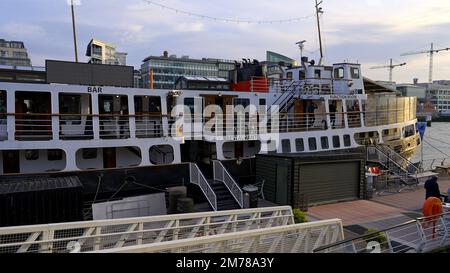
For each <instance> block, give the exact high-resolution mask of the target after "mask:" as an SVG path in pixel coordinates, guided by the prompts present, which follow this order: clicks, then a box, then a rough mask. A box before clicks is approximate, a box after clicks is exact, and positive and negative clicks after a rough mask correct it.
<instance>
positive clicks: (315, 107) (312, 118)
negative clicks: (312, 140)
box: [306, 101, 317, 128]
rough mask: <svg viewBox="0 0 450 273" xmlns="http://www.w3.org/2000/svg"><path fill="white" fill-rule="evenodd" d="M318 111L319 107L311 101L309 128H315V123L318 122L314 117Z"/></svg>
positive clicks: (309, 105)
mask: <svg viewBox="0 0 450 273" xmlns="http://www.w3.org/2000/svg"><path fill="white" fill-rule="evenodd" d="M316 109H317V105H316V104H315V103H314V102H313V101H310V102H309V104H308V107H307V109H306V110H307V112H308V128H309V127H311V126H314V122H315V121H316V116H315V115H314V111H315V110H316Z"/></svg>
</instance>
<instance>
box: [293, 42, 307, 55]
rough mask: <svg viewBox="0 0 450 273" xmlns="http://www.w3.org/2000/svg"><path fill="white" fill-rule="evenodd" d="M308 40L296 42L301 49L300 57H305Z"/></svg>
mask: <svg viewBox="0 0 450 273" xmlns="http://www.w3.org/2000/svg"><path fill="white" fill-rule="evenodd" d="M305 43H306V40H303V41H300V42H296V43H295V44H296V45H298V48H299V49H300V58H302V57H303V49H304V48H305Z"/></svg>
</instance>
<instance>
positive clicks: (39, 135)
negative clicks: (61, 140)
mask: <svg viewBox="0 0 450 273" xmlns="http://www.w3.org/2000/svg"><path fill="white" fill-rule="evenodd" d="M14 116H15V138H16V140H50V139H52V137H53V128H52V118H51V115H49V114H46V113H23V114H15V115H14Z"/></svg>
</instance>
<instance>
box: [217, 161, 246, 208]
mask: <svg viewBox="0 0 450 273" xmlns="http://www.w3.org/2000/svg"><path fill="white" fill-rule="evenodd" d="M213 171H214V180H217V181H220V182H223V183H224V184H225V186H226V187H227V188H228V190H229V191H230V193H231V195H233V197H234V199H235V200H236V201H237V202H238V204H239V206H240V207H241V208H244V193H243V192H242V189H241V187H239V185H238V184H237V183H236V181H234V179H233V177H232V176H231V175H230V173H229V172H228V171H227V169H225V166H223V164H222V162H220V161H217V160H214V161H213Z"/></svg>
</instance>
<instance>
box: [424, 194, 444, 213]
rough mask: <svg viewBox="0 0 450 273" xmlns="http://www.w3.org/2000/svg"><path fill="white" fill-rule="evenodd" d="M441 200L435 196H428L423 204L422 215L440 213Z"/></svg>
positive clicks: (441, 209)
mask: <svg viewBox="0 0 450 273" xmlns="http://www.w3.org/2000/svg"><path fill="white" fill-rule="evenodd" d="M442 211H443V208H442V201H441V199H439V198H436V197H429V198H428V199H427V200H426V201H425V203H424V204H423V216H424V217H431V216H436V215H440V214H442Z"/></svg>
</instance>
